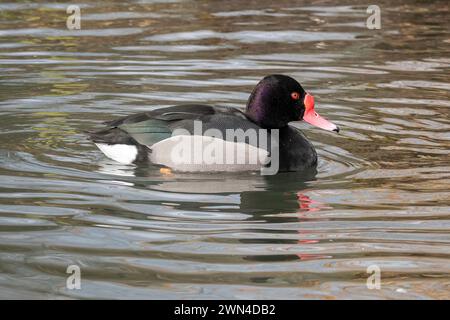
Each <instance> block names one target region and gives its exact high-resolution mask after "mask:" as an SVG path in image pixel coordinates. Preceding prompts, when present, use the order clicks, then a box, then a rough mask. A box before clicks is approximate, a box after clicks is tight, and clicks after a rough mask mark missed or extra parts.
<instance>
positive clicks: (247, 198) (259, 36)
mask: <svg viewBox="0 0 450 320" xmlns="http://www.w3.org/2000/svg"><path fill="white" fill-rule="evenodd" d="M347 2H348V3H347V5H345V6H336V5H332V4H327V3H325V4H324V3H322V2H321V3H310V2H304V3H303V2H297V3H296V2H294V1H285V0H280V1H276V2H273V1H257V2H247V1H242V2H237V1H236V2H227V1H195V2H193V1H192V2H191V1H171V2H163V1H143V0H141V1H128V2H125V1H124V2H121V3H119V2H113V1H105V2H98V3H97V4H93V3H91V2H86V3H81V2H79V4H80V6H81V12H82V20H81V27H82V30H80V31H72V30H68V29H67V28H66V24H65V22H66V21H65V19H66V17H67V16H68V15H67V14H66V12H65V10H66V8H67V4H65V3H56V2H33V3H29V2H24V1H20V2H2V3H1V4H0V124H1V127H0V128H1V129H0V130H1V131H0V134H1V135H0V141H1V145H0V181H1V184H0V297H1V298H183V299H197V298H217V299H221V298H232V299H234V298H258V299H259V298H287V299H291V298H320V299H322V298H325V299H333V298H364V299H366V298H396V299H400V298H408V299H409V298H425V299H429V298H447V299H448V298H450V293H449V287H450V260H449V257H450V246H449V244H450V233H449V231H450V179H449V177H450V162H449V147H450V130H449V129H450V121H449V114H450V112H449V110H450V109H449V107H450V102H449V93H450V84H449V78H450V77H449V71H450V57H449V51H450V50H449V49H450V48H449V44H450V40H449V39H450V37H449V24H448V15H449V7H448V2H447V1H433V2H427V3H424V2H414V1H397V2H395V3H392V1H378V4H379V5H380V7H381V13H382V29H381V30H368V29H367V28H366V26H365V22H366V18H367V16H368V14H366V12H365V10H366V7H363V6H361V5H359V4H358V2H357V1H347ZM445 21H447V23H445ZM272 73H284V74H288V75H291V76H293V77H295V78H296V79H297V80H299V81H300V82H301V83H302V84H303V86H304V87H305V88H306V89H307V90H308V91H309V92H311V93H312V94H314V95H315V97H316V103H317V108H318V110H319V112H320V113H321V114H322V115H324V116H325V117H327V118H329V119H331V120H332V121H333V122H335V123H336V124H338V125H339V126H340V127H341V133H340V134H339V135H337V134H334V133H329V132H325V131H320V130H318V129H314V128H311V127H310V126H308V125H306V124H298V125H297V126H299V127H300V128H301V129H303V130H304V132H305V134H306V135H307V136H308V137H309V139H310V140H311V141H312V142H313V144H314V145H315V146H316V149H317V151H318V154H319V166H318V174H317V176H315V177H313V178H311V177H309V178H308V177H304V176H302V175H301V174H295V173H284V174H279V175H277V176H273V177H261V176H260V175H257V174H250V173H249V174H239V175H220V174H209V175H208V174H202V175H198V174H172V175H164V174H161V173H160V172H159V171H158V170H157V169H155V168H151V167H150V168H147V167H135V166H131V165H130V166H127V165H120V164H117V163H114V162H113V161H110V160H108V159H106V158H105V157H104V156H103V155H102V154H101V152H100V151H99V150H97V149H96V148H95V146H93V145H92V143H91V142H89V141H88V140H87V139H86V135H85V134H84V133H83V131H84V130H88V129H91V128H94V127H98V126H100V124H101V123H102V122H103V121H106V120H110V119H113V118H115V117H118V116H122V115H128V114H131V113H135V112H139V111H143V110H149V109H152V108H156V107H162V106H170V105H173V104H179V103H189V102H204V103H211V104H218V105H228V106H235V107H240V108H242V107H243V106H244V105H245V102H246V99H247V97H248V94H249V92H250V91H251V89H252V88H253V86H254V85H255V84H256V82H257V81H259V79H260V78H262V77H263V76H265V75H267V74H272ZM72 264H75V265H78V266H80V268H81V277H82V280H81V285H82V288H81V290H68V289H67V288H66V279H67V277H68V276H69V274H67V273H66V269H67V267H68V266H69V265H72ZM371 265H375V266H378V267H379V268H380V270H381V289H380V290H376V289H375V290H369V289H368V288H367V287H366V280H367V277H368V276H369V274H368V273H367V272H366V270H367V267H369V266H371Z"/></svg>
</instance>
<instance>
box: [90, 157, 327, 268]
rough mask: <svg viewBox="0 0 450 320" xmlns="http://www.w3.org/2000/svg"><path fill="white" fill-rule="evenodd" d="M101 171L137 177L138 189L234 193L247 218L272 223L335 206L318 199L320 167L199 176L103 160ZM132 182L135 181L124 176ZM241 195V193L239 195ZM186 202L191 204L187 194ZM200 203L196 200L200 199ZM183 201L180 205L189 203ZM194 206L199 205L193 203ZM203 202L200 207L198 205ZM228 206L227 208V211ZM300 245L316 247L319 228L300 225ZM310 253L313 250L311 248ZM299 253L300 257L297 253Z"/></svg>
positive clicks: (306, 257)
mask: <svg viewBox="0 0 450 320" xmlns="http://www.w3.org/2000/svg"><path fill="white" fill-rule="evenodd" d="M100 164H101V168H100V169H99V172H101V173H108V174H110V175H114V176H115V177H116V178H115V179H116V180H117V179H120V178H118V177H117V176H121V177H123V178H125V177H130V176H135V177H136V181H135V184H134V185H135V187H145V188H148V189H151V190H157V191H164V192H170V193H172V194H177V193H178V194H183V195H184V196H186V195H187V194H192V195H194V194H196V195H200V194H203V195H211V196H212V195H221V196H228V195H233V198H234V199H235V200H237V202H234V203H233V204H234V206H233V209H232V210H236V209H237V210H239V212H240V213H243V214H245V215H246V217H247V218H246V220H247V221H261V220H264V221H267V222H269V223H289V222H299V221H300V222H304V221H307V220H308V219H310V218H311V215H314V214H316V213H318V212H320V211H321V210H324V209H328V208H329V207H328V206H327V205H326V204H324V203H321V202H320V201H318V200H316V199H314V196H312V195H311V194H314V191H313V190H311V187H310V186H309V184H310V183H311V181H314V179H315V176H316V173H317V172H316V170H311V171H307V172H289V173H280V174H277V175H274V176H261V175H260V174H259V173H248V172H246V173H241V174H223V173H211V174H198V173H192V174H189V173H177V172H171V171H165V170H163V171H160V170H159V168H152V169H149V168H139V167H133V166H127V165H120V164H114V163H112V162H107V161H105V162H103V163H100ZM124 180H127V182H128V183H129V182H130V179H128V178H127V179H124ZM236 196H237V197H236ZM182 202H183V203H184V202H186V197H183V200H182ZM194 202H195V201H194ZM183 203H180V205H181V206H183ZM236 204H237V207H238V208H236V206H235V205H236ZM192 205H193V206H192ZM203 205H204V203H203V204H202V203H198V204H197V205H196V204H195V203H193V204H192V203H191V204H190V205H189V208H190V210H192V209H195V208H196V210H204V207H202V206H203ZM197 206H198V207H197ZM225 210H227V209H225ZM292 231H294V232H295V231H296V232H297V234H298V238H297V240H296V244H297V245H300V246H299V247H300V248H301V247H302V246H304V245H314V244H317V243H318V242H319V240H318V237H317V236H316V233H315V232H314V231H311V230H309V229H306V228H305V229H301V228H298V229H297V230H292ZM308 251H309V250H308ZM295 256H296V257H297V258H298V259H300V260H310V259H323V258H329V256H325V255H320V254H311V253H302V252H296V253H295ZM295 256H294V257H295Z"/></svg>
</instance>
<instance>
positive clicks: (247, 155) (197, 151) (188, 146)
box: [150, 135, 270, 172]
mask: <svg viewBox="0 0 450 320" xmlns="http://www.w3.org/2000/svg"><path fill="white" fill-rule="evenodd" d="M150 149H151V150H152V152H151V153H150V160H151V161H152V162H153V163H156V164H160V165H164V166H166V167H169V168H172V169H174V170H177V171H184V172H206V171H208V172H214V171H216V172H217V171H228V172H233V171H255V170H260V169H261V167H262V166H263V165H264V164H267V163H268V162H269V161H270V159H269V153H268V152H267V150H265V149H262V148H257V147H254V146H252V145H249V144H247V143H244V142H231V141H226V140H223V139H218V138H215V137H210V136H199V135H176V136H172V137H170V138H167V139H164V140H162V141H159V142H157V143H155V144H153V145H152V146H150Z"/></svg>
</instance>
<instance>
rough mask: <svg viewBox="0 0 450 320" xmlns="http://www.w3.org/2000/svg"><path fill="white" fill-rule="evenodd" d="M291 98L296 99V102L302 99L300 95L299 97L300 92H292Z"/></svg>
mask: <svg viewBox="0 0 450 320" xmlns="http://www.w3.org/2000/svg"><path fill="white" fill-rule="evenodd" d="M291 98H292V99H294V100H298V99H300V95H299V93H298V92H292V93H291Z"/></svg>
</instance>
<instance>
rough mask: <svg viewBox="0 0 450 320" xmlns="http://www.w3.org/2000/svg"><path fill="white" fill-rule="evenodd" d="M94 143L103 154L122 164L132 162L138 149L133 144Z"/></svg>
mask: <svg viewBox="0 0 450 320" xmlns="http://www.w3.org/2000/svg"><path fill="white" fill-rule="evenodd" d="M96 145H97V147H98V148H99V149H100V151H102V152H103V153H104V154H105V156H107V157H108V158H110V159H112V160H114V161H117V162H120V163H123V164H131V163H133V161H134V160H136V157H137V154H138V149H137V148H136V146H133V145H128V144H106V143H96Z"/></svg>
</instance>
